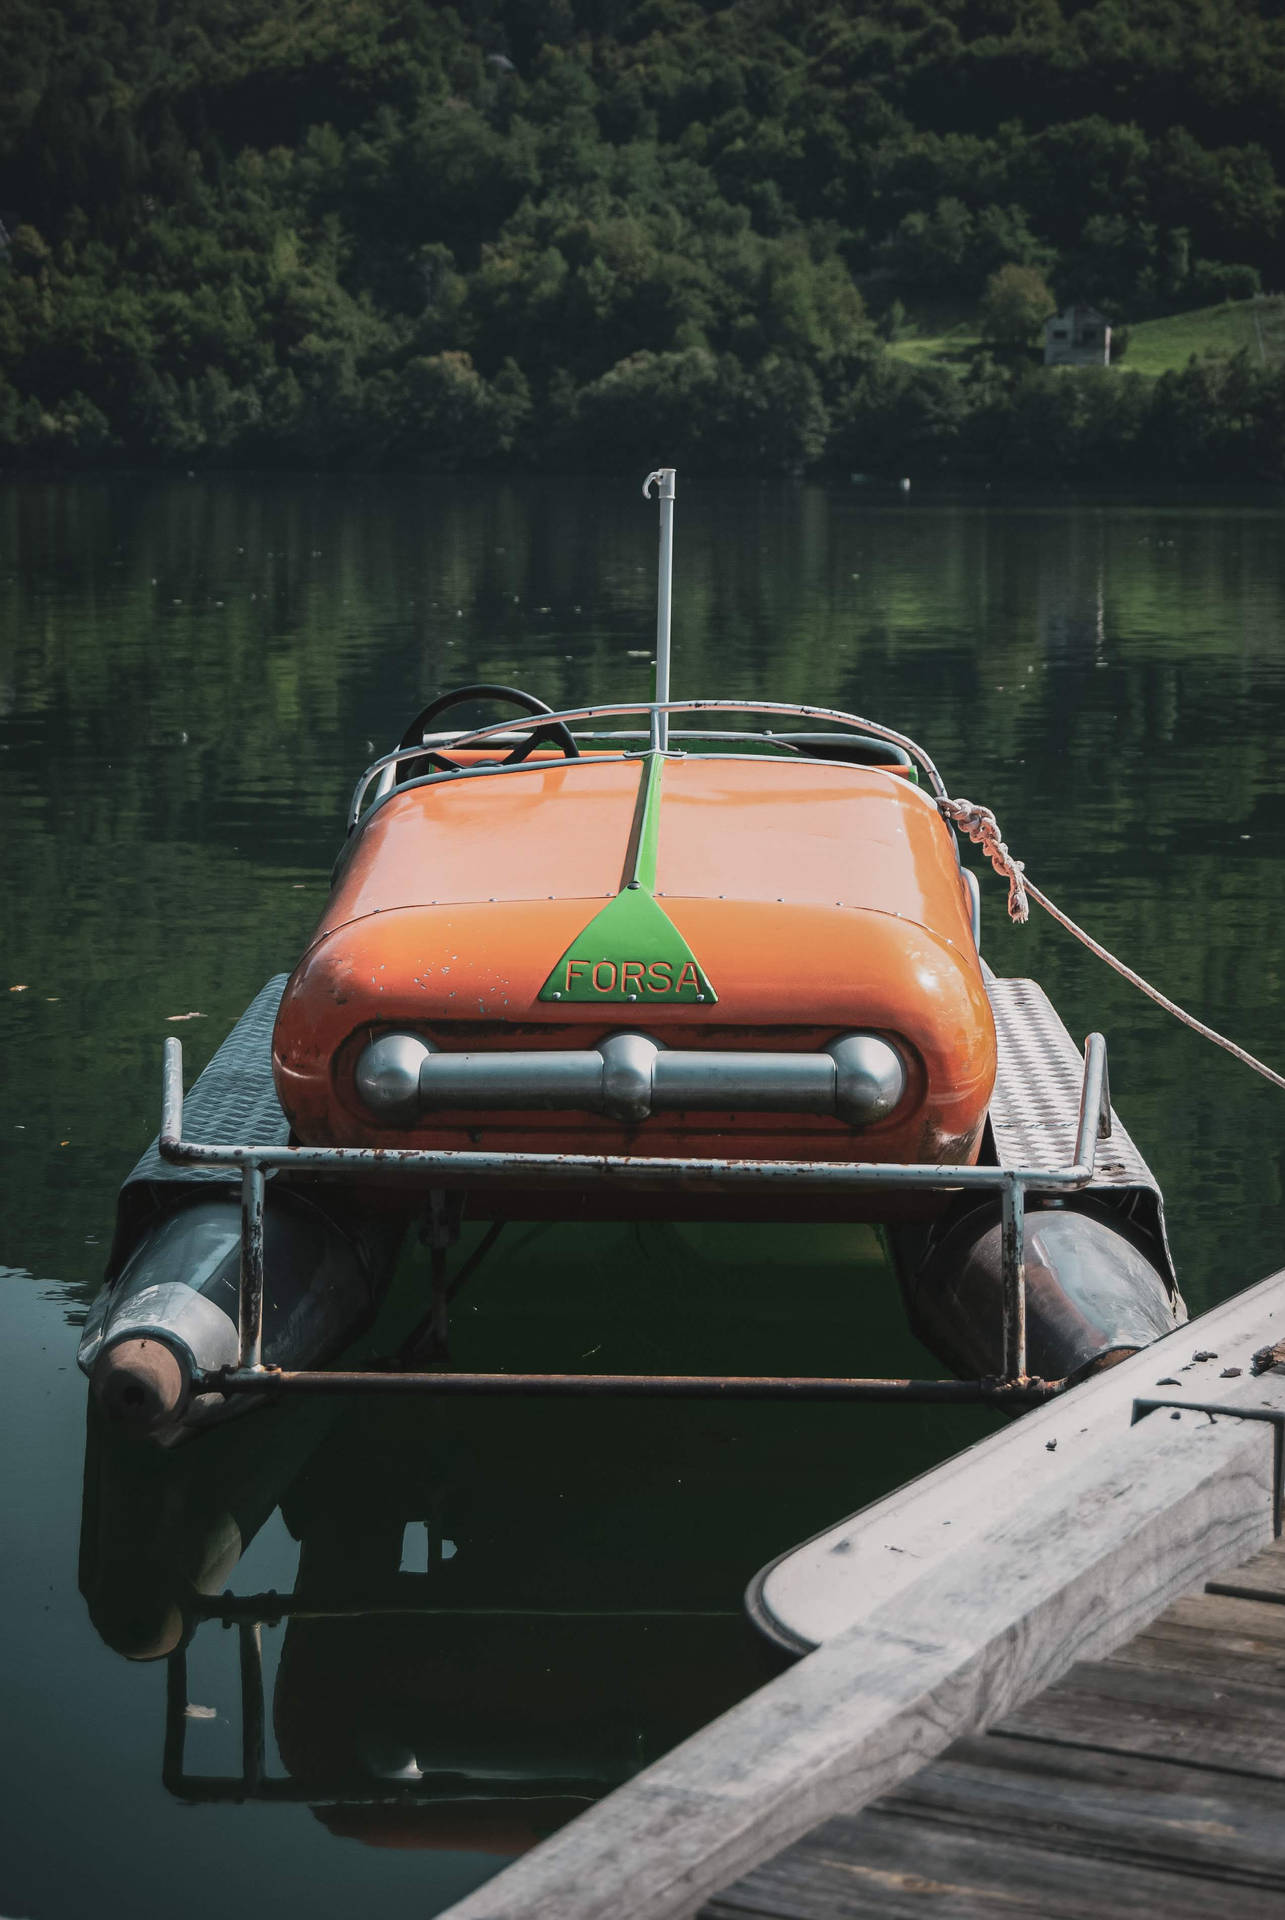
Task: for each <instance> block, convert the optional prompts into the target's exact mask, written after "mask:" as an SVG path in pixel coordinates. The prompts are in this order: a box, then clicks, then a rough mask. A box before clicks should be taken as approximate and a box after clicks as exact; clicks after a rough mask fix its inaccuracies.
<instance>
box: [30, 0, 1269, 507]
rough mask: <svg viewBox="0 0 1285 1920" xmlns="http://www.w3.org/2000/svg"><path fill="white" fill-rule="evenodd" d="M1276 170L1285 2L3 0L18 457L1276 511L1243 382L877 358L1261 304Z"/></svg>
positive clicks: (975, 357)
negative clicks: (733, 477) (1165, 488)
mask: <svg viewBox="0 0 1285 1920" xmlns="http://www.w3.org/2000/svg"><path fill="white" fill-rule="evenodd" d="M1282 181H1285V4H1283V3H1282V0H1095V3H1093V4H1085V5H1081V4H1077V0H846V3H845V0H838V3H835V4H826V0H819V3H816V0H731V3H730V4H723V5H717V4H712V3H711V4H700V3H699V0H475V4H473V5H471V6H470V5H462V6H461V7H460V8H459V9H458V10H456V9H452V8H446V7H437V6H432V5H429V4H427V3H426V0H283V3H279V4H273V3H272V0H170V3H169V4H163V3H162V0H79V3H78V4H73V0H6V4H5V6H4V7H3V9H0V221H2V222H3V226H4V230H5V235H6V236H7V245H4V246H3V248H2V249H0V457H2V458H4V459H5V460H7V461H8V463H9V464H11V465H12V464H19V463H25V464H33V463H43V464H49V463H52V462H55V461H64V462H69V463H73V464H85V463H87V462H91V461H92V462H131V463H142V462H151V461H162V462H164V461H168V462H174V463H178V464H180V465H185V466H194V465H197V464H201V463H210V462H218V463H223V464H238V465H249V464H258V465H263V464H269V463H279V464H290V465H305V466H324V467H333V466H385V467H387V466H406V467H413V468H421V469H422V468H438V469H441V468H446V469H450V468H456V467H477V466H485V465H505V464H528V465H530V464H539V465H542V466H549V465H560V466H562V467H574V466H602V465H606V464H610V465H612V466H619V465H620V464H621V463H622V462H628V461H631V460H633V461H637V460H643V461H646V460H648V459H654V458H659V457H661V456H662V455H663V456H664V457H666V458H673V459H676V460H678V461H680V462H682V463H683V464H686V465H692V464H695V465H699V466H705V467H713V466H728V467H735V468H738V469H746V468H750V469H756V470H759V471H768V472H770V471H777V472H779V471H797V470H801V469H804V468H807V467H810V466H814V465H818V464H819V465H825V466H831V467H836V468H839V469H841V470H845V471H851V470H861V471H869V472H896V473H903V472H908V473H931V472H937V471H943V470H945V471H958V470H962V471H971V472H978V473H983V472H984V473H986V474H987V475H991V474H995V473H1002V472H1007V471H1010V470H1011V471H1022V472H1028V473H1029V472H1034V473H1040V474H1044V475H1046V476H1047V477H1049V478H1055V479H1060V478H1064V477H1075V476H1091V477H1102V476H1112V477H1115V476H1124V475H1129V474H1149V473H1164V474H1165V475H1167V476H1174V475H1183V474H1188V475H1191V476H1193V477H1210V476H1213V475H1218V474H1227V475H1236V476H1242V477H1246V478H1283V477H1285V378H1283V376H1282V374H1281V372H1280V370H1279V369H1277V368H1273V367H1270V366H1268V365H1266V364H1255V362H1254V360H1253V358H1252V356H1250V355H1247V354H1242V355H1240V356H1238V357H1232V358H1227V357H1225V356H1224V357H1221V358H1218V357H1210V358H1206V359H1203V360H1199V361H1195V362H1193V363H1192V364H1191V365H1190V366H1189V367H1188V368H1186V369H1185V370H1182V371H1176V372H1170V373H1166V374H1164V375H1163V376H1162V377H1161V378H1160V379H1158V380H1154V381H1153V380H1150V379H1144V378H1140V377H1139V376H1137V375H1131V374H1130V373H1129V372H1128V371H1127V364H1128V363H1127V359H1126V362H1125V366H1124V368H1123V369H1117V368H1112V369H1111V370H1110V371H1109V372H1104V371H1088V372H1067V371H1058V372H1053V371H1045V370H1044V369H1042V368H1040V367H1038V366H1037V365H1035V364H1034V359H1033V356H1032V354H1031V353H1030V351H1029V350H1028V349H1026V348H1024V347H1023V346H1022V344H1021V343H1020V341H1018V342H1016V343H1014V341H1013V340H1012V339H1007V340H1005V339H999V338H996V339H995V341H994V342H993V344H991V345H990V346H983V347H982V348H980V349H978V350H977V351H976V352H975V353H973V354H972V355H971V356H970V357H969V359H968V362H967V365H966V366H963V367H961V368H953V367H949V366H943V365H938V364H929V363H924V364H919V363H916V362H915V361H913V360H911V359H909V358H905V357H900V356H897V355H894V354H892V353H890V352H889V351H888V343H889V341H890V340H892V339H894V338H895V337H896V335H897V333H898V330H899V329H900V328H902V327H904V326H905V324H906V322H907V317H908V316H913V315H916V314H925V313H938V312H940V313H942V314H946V315H949V316H960V315H965V314H975V313H976V312H977V311H978V309H979V307H980V306H981V305H982V303H983V298H984V295H985V293H986V289H987V285H988V281H989V280H990V277H991V276H992V275H994V274H995V273H996V272H997V271H998V270H1000V269H1002V268H1004V267H1006V266H1007V267H1012V266H1018V267H1023V268H1027V269H1030V270H1031V271H1030V273H1029V274H1028V275H1027V276H1026V283H1027V284H1029V285H1033V286H1035V287H1036V288H1037V289H1038V288H1039V286H1040V284H1041V282H1042V283H1043V284H1044V285H1045V286H1047V288H1048V289H1049V290H1050V292H1051V295H1052V296H1053V297H1054V298H1056V299H1057V301H1058V302H1059V303H1062V302H1066V301H1070V300H1079V301H1092V302H1094V303H1096V304H1098V305H1099V306H1101V307H1102V308H1103V309H1104V310H1105V311H1106V312H1107V313H1108V314H1109V315H1110V316H1111V317H1112V318H1114V319H1115V320H1116V321H1117V322H1121V321H1123V322H1128V321H1133V322H1137V321H1140V320H1144V319H1147V318H1150V317H1154V316H1156V315H1159V314H1164V313H1168V312H1174V311H1179V310H1182V309H1186V308H1195V307H1200V306H1206V305H1210V304H1213V303H1217V302H1220V301H1225V300H1226V299H1229V298H1231V299H1237V298H1244V297H1246V296H1248V295H1251V294H1253V293H1254V292H1256V291H1257V290H1259V289H1260V287H1261V288H1266V289H1267V290H1268V291H1274V290H1277V289H1279V288H1280V287H1281V286H1282V284H1283V283H1285V274H1283V273H1282V271H1281V256H1282V230H1283V222H1285V194H1283V192H1282ZM1031 332H1032V337H1034V328H1033V325H1032V329H1031Z"/></svg>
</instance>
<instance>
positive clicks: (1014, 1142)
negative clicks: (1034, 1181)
mask: <svg viewBox="0 0 1285 1920" xmlns="http://www.w3.org/2000/svg"><path fill="white" fill-rule="evenodd" d="M986 991H987V993H988V994H989V995H990V1003H991V1009H992V1011H993V1012H994V1015H995V1031H996V1035H997V1037H998V1040H999V1063H998V1067H997V1070H996V1074H995V1091H994V1093H993V1094H992V1096H991V1105H990V1122H991V1132H992V1134H993V1135H994V1139H995V1154H996V1158H997V1159H998V1161H999V1164H1000V1165H1001V1166H1002V1167H1050V1168H1052V1167H1065V1166H1069V1165H1070V1163H1071V1162H1072V1161H1073V1160H1074V1158H1075V1130H1076V1126H1077V1124H1078V1121H1079V1114H1080V1086H1081V1083H1082V1081H1083V1079H1084V1056H1083V1054H1082V1052H1081V1050H1080V1048H1079V1047H1077V1046H1076V1044H1075V1042H1074V1040H1073V1039H1072V1038H1071V1036H1070V1034H1069V1033H1068V1032H1067V1030H1066V1028H1065V1027H1064V1026H1063V1025H1062V1022H1061V1021H1060V1020H1059V1018H1058V1016H1057V1014H1056V1013H1055V1012H1054V1010H1053V1006H1052V1003H1051V1002H1050V1000H1049V997H1048V995H1047V994H1046V993H1045V991H1044V989H1043V988H1042V987H1040V986H1037V985H1036V983H1035V981H1034V980H995V979H991V980H988V981H987V983H986ZM1092 1184H1093V1186H1094V1187H1150V1188H1152V1189H1153V1191H1155V1192H1156V1193H1158V1192H1159V1191H1160V1188H1159V1184H1158V1182H1157V1180H1156V1177H1155V1175H1154V1174H1153V1173H1152V1171H1151V1169H1150V1167H1149V1166H1148V1165H1147V1163H1146V1161H1145V1160H1144V1159H1143V1157H1142V1155H1141V1154H1140V1153H1139V1152H1138V1149H1137V1148H1136V1147H1135V1146H1134V1144H1133V1141H1132V1140H1131V1139H1130V1138H1129V1135H1128V1133H1127V1132H1126V1131H1125V1129H1124V1127H1123V1126H1122V1125H1121V1124H1120V1119H1119V1116H1118V1115H1117V1113H1116V1111H1115V1109H1114V1107H1113V1108H1112V1110H1111V1136H1110V1138H1109V1139H1107V1140H1103V1141H1101V1142H1100V1143H1099V1146H1098V1157H1097V1164H1096V1167H1095V1170H1094V1176H1093V1182H1092Z"/></svg>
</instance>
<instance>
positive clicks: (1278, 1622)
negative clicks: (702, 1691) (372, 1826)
mask: <svg viewBox="0 0 1285 1920" xmlns="http://www.w3.org/2000/svg"><path fill="white" fill-rule="evenodd" d="M1211 1409H1212V1411H1211ZM1283 1430H1285V1272H1281V1273H1278V1274H1275V1275H1273V1276H1272V1277H1271V1278H1270V1279H1268V1280H1265V1281H1263V1282H1261V1283H1260V1284H1259V1285H1258V1286H1256V1287H1251V1288H1249V1289H1247V1291H1246V1292H1244V1293H1242V1294H1239V1295H1237V1296H1236V1297H1235V1298H1234V1299H1232V1300H1230V1301H1227V1302H1226V1303H1225V1304H1224V1305H1223V1306H1221V1307H1218V1308H1215V1309H1214V1310H1213V1311H1212V1312H1210V1313H1208V1314H1205V1315H1203V1316H1202V1317H1201V1319H1199V1320H1197V1321H1195V1322H1193V1323H1192V1324H1191V1325H1189V1326H1188V1327H1185V1328H1182V1329H1179V1330H1178V1331H1177V1332H1175V1333H1173V1334H1170V1335H1168V1336H1166V1337H1165V1338H1164V1339H1163V1340H1161V1341H1159V1342H1157V1343H1156V1345H1155V1346H1153V1347H1151V1348H1148V1349H1147V1350H1145V1351H1144V1352H1141V1353H1137V1354H1134V1355H1133V1356H1132V1357H1131V1358H1129V1359H1127V1360H1124V1361H1122V1362H1121V1363H1120V1364H1119V1365H1118V1366H1116V1367H1114V1368H1112V1369H1111V1370H1110V1371H1109V1372H1106V1373H1103V1374H1099V1375H1097V1376H1095V1377H1094V1378H1092V1379H1089V1380H1087V1381H1085V1382H1084V1383H1083V1384H1082V1385H1080V1386H1078V1387H1074V1388H1072V1389H1071V1390H1070V1391H1069V1392H1068V1393H1066V1394H1064V1395H1063V1396H1061V1397H1060V1398H1059V1399H1057V1400H1053V1401H1050V1402H1048V1403H1047V1404H1046V1405H1044V1406H1042V1407H1040V1408H1038V1409H1036V1410H1035V1411H1033V1412H1031V1413H1028V1414H1026V1415H1024V1416H1023V1417H1022V1418H1021V1419H1020V1420H1017V1421H1014V1422H1013V1423H1012V1424H1011V1425H1010V1426H1008V1427H1006V1428H1005V1429H1003V1430H1002V1431H1000V1432H998V1433H995V1434H992V1435H991V1436H990V1437H989V1438H987V1439H986V1440H983V1441H981V1442H979V1443H978V1444H977V1445H976V1446H974V1447H971V1448H968V1449H966V1450H965V1452H963V1453H961V1454H958V1455H956V1456H955V1457H954V1458H953V1459H951V1460H948V1461H946V1462H944V1463H943V1464H942V1465H941V1466H940V1467H937V1468H935V1469H934V1470H933V1471H932V1472H931V1473H928V1474H925V1475H924V1476H923V1477H922V1478H921V1479H919V1480H917V1481H912V1482H911V1483H910V1484H909V1485H908V1486H906V1487H902V1488H900V1489H899V1490H898V1491H897V1492H895V1493H893V1494H890V1495H888V1496H887V1497H886V1498H885V1499H883V1500H880V1501H876V1502H875V1503H874V1505H873V1506H871V1507H868V1508H866V1509H864V1510H863V1511H862V1512H860V1513H857V1514H853V1515H850V1516H848V1518H847V1519H843V1520H839V1521H837V1522H836V1524H835V1525H834V1526H833V1527H831V1528H828V1529H827V1530H826V1531H825V1532H824V1533H822V1534H820V1535H818V1536H817V1537H816V1538H815V1539H814V1540H811V1541H808V1542H805V1543H804V1544H803V1545H802V1546H801V1547H799V1548H797V1549H795V1550H794V1551H793V1552H791V1553H789V1554H787V1555H784V1556H783V1557H782V1559H781V1560H780V1561H779V1562H777V1563H776V1564H775V1565H774V1566H773V1567H772V1568H769V1569H766V1570H765V1573H764V1575H763V1576H761V1577H760V1579H759V1580H758V1581H757V1582H756V1583H755V1584H754V1586H753V1588H752V1589H751V1594H750V1604H751V1607H752V1610H753V1612H754V1615H755V1617H756V1618H757V1619H758V1620H759V1621H760V1622H761V1623H762V1624H764V1625H765V1626H766V1627H767V1628H768V1630H770V1631H772V1632H773V1634H774V1635H775V1637H777V1638H778V1639H780V1640H781V1641H782V1643H783V1644H787V1645H790V1646H792V1647H793V1648H794V1649H795V1650H797V1651H798V1652H799V1653H800V1654H801V1655H802V1656H803V1657H801V1658H800V1659H798V1660H797V1661H796V1662H795V1664H794V1665H793V1666H792V1667H790V1668H789V1669H788V1670H787V1671H786V1672H784V1673H782V1674H781V1675H780V1676H779V1677H778V1678H777V1679H775V1680H773V1681H770V1682H769V1683H768V1685H766V1686H765V1687H762V1688H760V1689H759V1691H758V1692H757V1693H754V1694H751V1695H750V1696H749V1697H748V1698H747V1699H745V1700H743V1701H741V1702H740V1703H739V1705H737V1706H734V1707H732V1708H731V1709H730V1710H729V1711H728V1712H727V1713H725V1714H723V1715H722V1716H721V1717H720V1718H719V1719H718V1720H715V1721H714V1722H713V1723H712V1724H711V1725H710V1726H708V1727H705V1728H703V1729H702V1730H701V1731H700V1732H699V1733H696V1734H694V1735H693V1736H692V1737H691V1738H690V1739H689V1740H686V1741H684V1742H683V1743H682V1745H680V1746H678V1747H676V1748H675V1749H674V1750H673V1752H672V1753H669V1754H667V1755H665V1756H664V1757H663V1758H662V1759H661V1760H659V1761H657V1762H656V1763H655V1764H654V1765H653V1766H650V1767H648V1768H647V1769H646V1770H645V1771H644V1772H642V1773H640V1774H638V1775H637V1776H636V1777H635V1778H634V1779H633V1780H631V1781H629V1782H628V1783H627V1784H626V1785H624V1786H622V1787H620V1788H618V1789H617V1790H616V1791H615V1792H614V1793H612V1794H610V1795H608V1796H607V1798H606V1799H604V1800H602V1801H600V1802H599V1803H598V1804H597V1805H596V1806H594V1807H591V1808H590V1809H589V1810H588V1811H587V1812H585V1813H584V1814H582V1815H581V1816H580V1817H579V1819H577V1820H574V1821H572V1823H571V1824H570V1825H569V1826H567V1827H564V1828H563V1829H562V1830H561V1831H560V1832H558V1833H555V1834H554V1835H553V1836H552V1837H551V1838H550V1839H548V1840H546V1841H544V1842H543V1844H542V1845H540V1846H538V1847H536V1848H535V1849H534V1851H533V1852H531V1853H529V1854H527V1855H525V1856H524V1857H523V1858H522V1859H520V1860H518V1861H516V1862H515V1863H514V1864H513V1865H512V1866H511V1867H509V1868H507V1869H506V1870H505V1871H504V1872H502V1873H500V1874H498V1875H497V1876H496V1878H495V1879H494V1880H491V1881H489V1882H488V1883H487V1884H486V1885H485V1886H482V1887H479V1888H478V1889H477V1890H476V1891H475V1892H473V1893H471V1894H468V1895H466V1896H465V1898H464V1899H463V1900H461V1901H459V1902H458V1903H457V1904H456V1905H455V1906H454V1907H452V1908H451V1909H450V1914H451V1916H452V1917H453V1920H691V1917H692V1916H693V1915H696V1914H697V1913H704V1915H705V1916H706V1920H752V1917H753V1920H773V1917H774V1916H775V1917H776V1920H784V1917H785V1916H793V1917H794V1920H805V1917H806V1920H840V1916H842V1920H854V1917H855V1916H858V1915H875V1914H878V1915H880V1916H887V1917H888V1920H900V1916H903V1915H910V1914H919V1913H931V1914H932V1915H934V1916H937V1920H964V1916H969V1920H977V1917H979V1916H981V1915H983V1914H985V1915H987V1916H991V1915H996V1916H998V1915H1009V1914H1012V1915H1014V1916H1015V1917H1016V1920H1021V1916H1023V1915H1031V1916H1034V1915H1037V1914H1038V1915H1039V1916H1041V1920H1062V1917H1063V1916H1065V1920H1081V1916H1084V1917H1087V1916H1089V1915H1093V1916H1095V1920H1097V1917H1098V1916H1109V1915H1115V1914H1124V1913H1126V1912H1127V1913H1130V1914H1135V1913H1144V1914H1146V1915H1148V1916H1149V1920H1150V1916H1153V1915H1154V1916H1155V1920H1188V1916H1190V1920H1196V1916H1197V1915H1202V1916H1203V1915H1209V1914H1211V1913H1213V1912H1214V1911H1215V1907H1214V1902H1215V1901H1216V1900H1220V1901H1222V1902H1223V1903H1224V1904H1225V1903H1226V1901H1227V1899H1228V1893H1227V1892H1224V1891H1222V1889H1224V1888H1229V1889H1230V1888H1234V1894H1232V1895H1231V1897H1232V1898H1234V1901H1235V1907H1236V1913H1237V1920H1257V1916H1259V1915H1261V1916H1263V1920H1267V1916H1268V1915H1269V1914H1271V1915H1273V1916H1278V1915H1280V1914H1281V1913H1285V1554H1283V1553H1282V1548H1281V1546H1280V1545H1279V1544H1277V1545H1274V1546H1273V1545H1272V1544H1271V1543H1272V1542H1273V1539H1274V1537H1276V1536H1278V1534H1279V1527H1278V1526H1277V1525H1276V1524H1275V1523H1276V1521H1277V1520H1278V1518H1279V1494H1280V1480H1279V1474H1280V1464H1281V1446H1282V1433H1283ZM1206 1869H1208V1871H1207V1873H1206V1877H1205V1879H1204V1880H1202V1879H1201V1878H1200V1874H1201V1872H1204V1871H1205V1870H1206Z"/></svg>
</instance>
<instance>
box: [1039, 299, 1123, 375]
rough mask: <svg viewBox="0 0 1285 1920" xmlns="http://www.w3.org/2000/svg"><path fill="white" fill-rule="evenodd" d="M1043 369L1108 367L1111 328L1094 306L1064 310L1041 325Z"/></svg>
mask: <svg viewBox="0 0 1285 1920" xmlns="http://www.w3.org/2000/svg"><path fill="white" fill-rule="evenodd" d="M1044 364H1045V366H1046V367H1109V366H1110V365H1111V328H1110V327H1109V325H1108V324H1107V317H1106V315H1105V314H1104V313H1099V312H1098V310H1097V308H1096V307H1067V308H1065V309H1064V311H1063V312H1061V313H1055V314H1054V315H1053V317H1052V319H1051V320H1046V321H1045V322H1044Z"/></svg>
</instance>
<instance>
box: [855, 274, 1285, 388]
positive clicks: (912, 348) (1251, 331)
mask: <svg viewBox="0 0 1285 1920" xmlns="http://www.w3.org/2000/svg"><path fill="white" fill-rule="evenodd" d="M979 344H980V341H979V338H978V333H977V327H976V324H975V323H974V322H973V321H970V320H957V321H956V322H955V323H954V324H953V325H942V324H941V323H940V322H928V323H926V324H924V325H922V326H919V325H917V324H916V323H915V322H914V321H911V322H910V323H909V324H908V325H907V327H906V329H905V331H904V332H903V334H902V335H901V337H900V339H898V340H895V341H894V342H893V343H892V346H891V348H890V351H891V352H892V353H893V354H895V355H896V357H897V359H899V360H907V361H909V362H911V363H912V364H913V365H918V366H924V365H928V364H936V365H939V366H947V367H953V368H954V369H955V370H956V371H957V372H959V373H961V374H962V373H963V372H965V371H966V370H967V367H968V362H969V359H970V357H971V355H972V354H973V353H974V352H975V351H976V349H977V347H978V346H979ZM1242 348H1244V350H1245V351H1246V352H1247V353H1248V355H1249V357H1250V360H1251V362H1252V363H1253V364H1254V365H1255V366H1268V367H1279V366H1281V365H1285V294H1279V293H1275V294H1263V295H1262V296H1260V298H1258V299H1256V300H1227V301H1224V302H1223V303H1222V304H1221V305H1220V306H1217V307H1196V308H1194V309H1193V310H1192V311H1191V312H1190V313H1172V314H1169V315H1168V316H1167V317H1166V318H1165V319H1163V320H1140V321H1138V322H1136V323H1135V324H1133V325H1131V326H1130V328H1129V347H1128V352H1127V353H1126V355H1125V358H1124V360H1123V361H1122V362H1121V363H1120V364H1121V365H1122V366H1123V367H1124V368H1125V369H1126V370H1127V371H1128V372H1130V373H1142V374H1146V375H1148V376H1149V377H1150V378H1152V379H1154V378H1155V377H1156V376H1157V374H1161V373H1167V372H1169V370H1170V369H1171V368H1178V367H1185V366H1186V364H1187V362H1188V360H1190V359H1191V357H1192V355H1193V354H1195V355H1196V356H1197V357H1199V356H1200V355H1201V354H1205V353H1219V354H1230V353H1238V352H1240V350H1241V349H1242Z"/></svg>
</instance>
